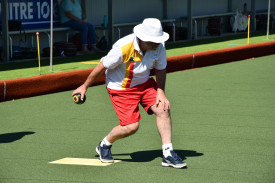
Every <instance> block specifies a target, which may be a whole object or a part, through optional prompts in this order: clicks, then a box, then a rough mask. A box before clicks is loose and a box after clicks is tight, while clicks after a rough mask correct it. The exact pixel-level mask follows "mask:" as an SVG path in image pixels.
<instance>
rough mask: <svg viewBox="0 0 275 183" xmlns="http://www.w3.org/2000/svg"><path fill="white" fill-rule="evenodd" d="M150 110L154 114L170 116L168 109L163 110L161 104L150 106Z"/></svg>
mask: <svg viewBox="0 0 275 183" xmlns="http://www.w3.org/2000/svg"><path fill="white" fill-rule="evenodd" d="M151 110H152V111H153V113H154V114H155V115H156V116H159V117H161V116H163V117H169V116H170V110H167V109H166V110H165V109H164V106H163V105H161V104H160V105H158V106H152V107H151Z"/></svg>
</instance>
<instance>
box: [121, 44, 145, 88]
mask: <svg viewBox="0 0 275 183" xmlns="http://www.w3.org/2000/svg"><path fill="white" fill-rule="evenodd" d="M122 55H123V62H124V63H126V73H125V76H124V79H123V82H122V89H126V88H130V86H131V81H132V79H133V75H134V66H135V62H140V61H141V60H142V55H140V54H139V53H138V51H137V50H135V48H134V44H133V42H130V43H128V44H126V45H125V46H123V47H122Z"/></svg>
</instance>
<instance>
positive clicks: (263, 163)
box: [0, 55, 275, 183]
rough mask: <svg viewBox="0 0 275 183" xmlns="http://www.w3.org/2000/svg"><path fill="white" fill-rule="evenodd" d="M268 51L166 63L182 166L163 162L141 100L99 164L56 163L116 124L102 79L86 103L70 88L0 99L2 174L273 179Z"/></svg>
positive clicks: (33, 180) (21, 179) (8, 182)
mask: <svg viewBox="0 0 275 183" xmlns="http://www.w3.org/2000/svg"><path fill="white" fill-rule="evenodd" d="M274 59H275V56H274V55H272V56H266V57H261V58H256V59H250V60H245V61H240V62H233V63H227V64H222V65H216V66H209V67H204V68H198V69H192V70H186V71H182V72H175V73H170V74H168V76H167V85H166V94H167V96H168V98H169V100H170V103H171V108H172V109H171V115H172V121H173V145H174V149H175V150H176V151H177V152H178V154H179V155H180V156H182V157H183V156H184V157H185V158H184V161H185V162H187V164H188V168H187V169H174V168H165V167H161V160H162V159H161V150H160V149H161V144H160V138H159V135H158V132H157V128H156V125H155V118H154V116H148V115H146V114H145V112H144V110H143V109H141V115H142V119H141V122H140V123H141V126H140V129H139V131H138V132H137V133H136V134H135V135H133V136H130V137H128V138H125V139H122V140H120V141H117V142H115V143H114V146H113V148H112V153H113V157H114V158H115V159H120V160H122V162H120V163H116V164H113V165H110V166H106V167H96V166H78V165H57V164H49V162H51V161H54V160H58V159H62V158H65V157H73V158H98V157H97V156H96V152H95V147H96V146H97V145H98V143H99V141H100V140H102V138H103V137H104V136H105V135H106V134H107V133H108V132H109V130H111V128H112V127H113V126H114V125H117V124H118V120H117V117H116V115H115V112H114V110H113V108H112V105H111V102H110V100H109V98H108V94H107V92H106V89H105V86H104V85H101V86H96V87H91V88H89V90H88V93H87V100H86V103H85V104H83V105H76V104H74V103H73V101H72V97H71V93H72V91H66V92H61V93H56V94H50V95H43V96H38V97H32V98H27V99H21V100H15V101H10V102H4V103H0V114H1V121H0V127H1V128H0V182H1V183H25V182H26V183H37V182H39V183H46V182H47V183H61V182H66V183H68V182H81V183H88V182H112V183H116V182H181V183H182V182H188V183H193V182H209V183H213V182H230V183H232V182H247V183H252V182H253V183H254V182H257V183H258V182H263V183H270V182H274V181H275V165H274V161H275V140H274V139H275V123H274V121H275V113H274V109H275V104H274V101H275V92H274V91H275V85H274V68H275V62H274Z"/></svg>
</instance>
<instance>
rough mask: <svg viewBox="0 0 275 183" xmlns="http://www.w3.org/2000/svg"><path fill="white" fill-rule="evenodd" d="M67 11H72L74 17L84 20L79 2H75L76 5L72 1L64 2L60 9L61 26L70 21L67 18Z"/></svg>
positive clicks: (76, 0)
mask: <svg viewBox="0 0 275 183" xmlns="http://www.w3.org/2000/svg"><path fill="white" fill-rule="evenodd" d="M66 11H71V12H72V14H73V15H74V16H76V17H78V18H79V19H82V13H81V12H82V9H81V5H80V3H79V1H78V0H74V3H72V1H71V0H62V2H61V3H60V9H59V14H60V23H61V24H63V23H65V22H68V21H69V20H70V19H69V18H68V17H67V16H66V13H65V12H66Z"/></svg>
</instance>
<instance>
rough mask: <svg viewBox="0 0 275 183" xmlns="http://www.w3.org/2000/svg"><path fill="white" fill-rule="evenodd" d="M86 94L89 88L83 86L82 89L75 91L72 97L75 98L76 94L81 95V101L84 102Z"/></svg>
mask: <svg viewBox="0 0 275 183" xmlns="http://www.w3.org/2000/svg"><path fill="white" fill-rule="evenodd" d="M86 92H87V87H86V86H84V85H81V86H80V87H78V88H77V89H76V90H74V91H73V94H72V96H74V95H75V94H81V100H83V99H84V95H85V93H86Z"/></svg>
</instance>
